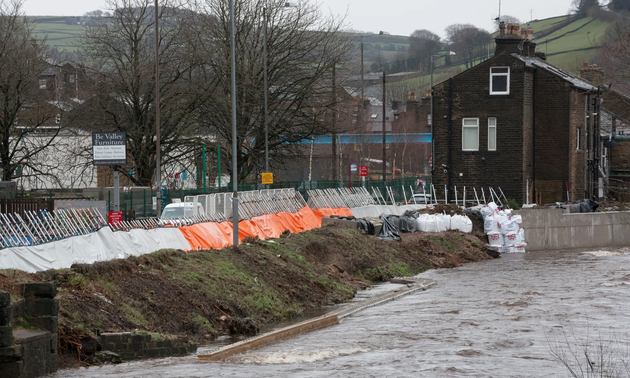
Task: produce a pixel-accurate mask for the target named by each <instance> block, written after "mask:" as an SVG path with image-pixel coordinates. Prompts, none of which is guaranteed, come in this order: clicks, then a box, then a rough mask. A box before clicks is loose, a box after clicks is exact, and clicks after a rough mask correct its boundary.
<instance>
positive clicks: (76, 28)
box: [29, 16, 83, 52]
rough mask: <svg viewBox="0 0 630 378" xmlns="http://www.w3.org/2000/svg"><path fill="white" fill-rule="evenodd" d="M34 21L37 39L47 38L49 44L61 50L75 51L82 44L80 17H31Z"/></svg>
mask: <svg viewBox="0 0 630 378" xmlns="http://www.w3.org/2000/svg"><path fill="white" fill-rule="evenodd" d="M29 18H30V19H31V20H32V21H33V26H34V27H35V34H36V38H37V39H44V38H46V42H47V44H48V45H49V46H52V47H55V48H57V50H59V51H68V52H73V51H76V50H78V49H79V48H80V47H81V46H80V41H79V36H80V35H81V33H82V32H83V26H81V25H78V24H77V22H78V21H79V18H78V17H48V16H44V17H29Z"/></svg>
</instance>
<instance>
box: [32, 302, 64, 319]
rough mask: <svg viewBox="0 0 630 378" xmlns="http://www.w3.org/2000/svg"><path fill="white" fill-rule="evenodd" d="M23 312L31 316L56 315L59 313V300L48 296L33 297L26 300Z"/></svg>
mask: <svg viewBox="0 0 630 378" xmlns="http://www.w3.org/2000/svg"><path fill="white" fill-rule="evenodd" d="M24 313H25V314H26V315H28V316H31V317H36V316H46V315H48V316H57V314H58V313H59V300H57V299H50V298H34V299H29V300H27V301H26V303H25V306H24Z"/></svg>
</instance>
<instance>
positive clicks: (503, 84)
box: [490, 67, 510, 95]
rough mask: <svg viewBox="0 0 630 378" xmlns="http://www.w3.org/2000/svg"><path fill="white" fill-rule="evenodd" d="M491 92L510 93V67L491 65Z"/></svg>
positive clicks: (498, 93) (495, 93)
mask: <svg viewBox="0 0 630 378" xmlns="http://www.w3.org/2000/svg"><path fill="white" fill-rule="evenodd" d="M490 94H491V95H502V94H510V67H490Z"/></svg>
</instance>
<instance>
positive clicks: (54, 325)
mask: <svg viewBox="0 0 630 378" xmlns="http://www.w3.org/2000/svg"><path fill="white" fill-rule="evenodd" d="M28 324H29V325H32V326H34V327H37V328H39V329H42V330H44V331H48V332H50V333H57V330H58V328H59V322H58V320H57V317H56V316H37V317H33V318H29V319H28Z"/></svg>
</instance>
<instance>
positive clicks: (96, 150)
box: [92, 132, 127, 165]
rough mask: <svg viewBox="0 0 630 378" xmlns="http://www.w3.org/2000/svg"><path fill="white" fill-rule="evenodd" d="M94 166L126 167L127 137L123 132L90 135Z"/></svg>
mask: <svg viewBox="0 0 630 378" xmlns="http://www.w3.org/2000/svg"><path fill="white" fill-rule="evenodd" d="M92 157H93V159H94V165H126V164H127V135H126V134H125V133H124V132H111V133H92Z"/></svg>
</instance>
